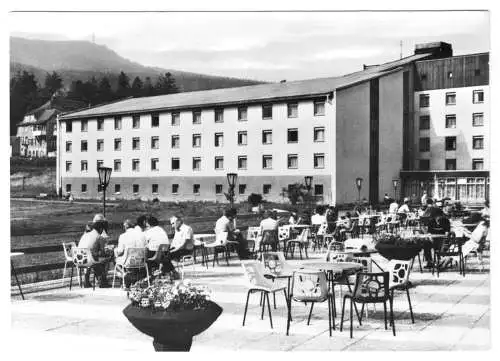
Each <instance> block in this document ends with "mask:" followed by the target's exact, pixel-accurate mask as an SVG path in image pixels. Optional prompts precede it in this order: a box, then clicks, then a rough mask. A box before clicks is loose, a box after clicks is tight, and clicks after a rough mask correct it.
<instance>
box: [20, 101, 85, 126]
mask: <svg viewBox="0 0 500 361" xmlns="http://www.w3.org/2000/svg"><path fill="white" fill-rule="evenodd" d="M84 107H85V103H83V102H80V101H76V100H72V99H67V98H65V97H61V96H54V97H52V99H51V100H49V101H48V102H46V103H45V104H43V105H41V106H39V107H38V108H36V109H33V110H32V111H30V112H28V113H26V116H28V115H34V116H35V121H32V122H28V121H24V120H23V121H22V122H20V123H18V126H25V125H35V124H45V123H47V122H48V121H49V120H52V119H55V118H56V116H57V115H58V114H61V113H64V112H68V111H74V110H77V109H82V108H84Z"/></svg>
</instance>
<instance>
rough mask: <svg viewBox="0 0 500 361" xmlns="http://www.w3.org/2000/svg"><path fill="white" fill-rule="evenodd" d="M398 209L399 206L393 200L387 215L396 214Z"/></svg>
mask: <svg viewBox="0 0 500 361" xmlns="http://www.w3.org/2000/svg"><path fill="white" fill-rule="evenodd" d="M398 208H399V204H398V202H397V201H396V200H394V201H393V202H392V203H391V204H390V206H389V213H390V214H396V213H397V211H398Z"/></svg>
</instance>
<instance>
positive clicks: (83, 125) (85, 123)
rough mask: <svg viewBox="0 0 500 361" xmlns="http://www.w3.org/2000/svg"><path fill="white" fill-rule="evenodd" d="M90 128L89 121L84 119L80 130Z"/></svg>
mask: <svg viewBox="0 0 500 361" xmlns="http://www.w3.org/2000/svg"><path fill="white" fill-rule="evenodd" d="M88 130H89V122H88V121H86V120H82V122H81V123H80V131H82V132H87V131H88Z"/></svg>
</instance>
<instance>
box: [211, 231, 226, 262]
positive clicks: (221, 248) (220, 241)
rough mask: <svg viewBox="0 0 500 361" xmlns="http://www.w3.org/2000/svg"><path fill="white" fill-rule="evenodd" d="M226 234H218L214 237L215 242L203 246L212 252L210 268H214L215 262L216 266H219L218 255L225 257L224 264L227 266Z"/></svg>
mask: <svg viewBox="0 0 500 361" xmlns="http://www.w3.org/2000/svg"><path fill="white" fill-rule="evenodd" d="M227 236H228V232H219V233H218V234H216V236H215V242H212V243H206V244H205V249H206V250H208V249H212V250H213V264H212V267H215V262H217V265H219V257H218V255H219V253H223V254H225V256H226V263H227V265H228V266H229V253H228V250H227V244H228V240H227Z"/></svg>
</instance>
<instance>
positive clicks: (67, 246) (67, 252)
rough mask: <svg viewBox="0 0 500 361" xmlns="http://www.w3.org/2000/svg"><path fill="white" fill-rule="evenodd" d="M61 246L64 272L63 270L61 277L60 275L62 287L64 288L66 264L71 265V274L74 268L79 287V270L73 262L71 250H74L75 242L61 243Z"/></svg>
mask: <svg viewBox="0 0 500 361" xmlns="http://www.w3.org/2000/svg"><path fill="white" fill-rule="evenodd" d="M62 246H63V251H64V270H63V275H62V279H61V282H62V285H61V286H64V276H66V268H67V266H68V263H70V264H71V272H73V267H77V268H76V274H77V276H78V285H79V286H81V280H80V270H79V269H78V266H77V264H75V262H73V250H74V249H75V248H76V243H75V242H62Z"/></svg>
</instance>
